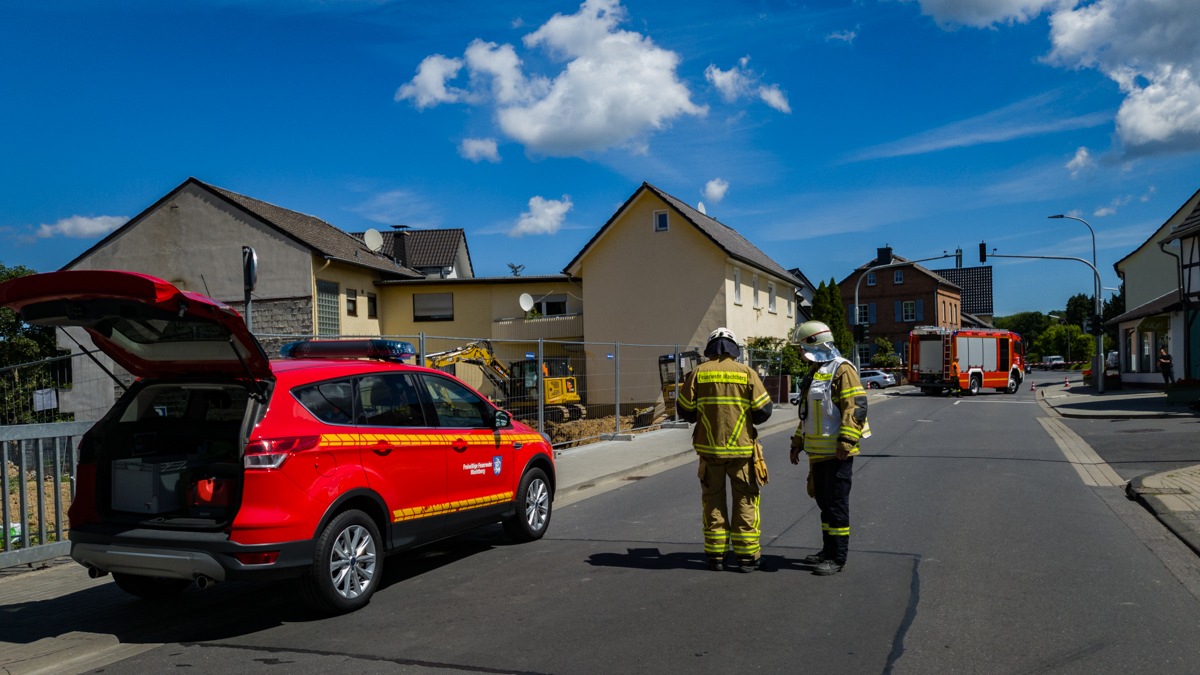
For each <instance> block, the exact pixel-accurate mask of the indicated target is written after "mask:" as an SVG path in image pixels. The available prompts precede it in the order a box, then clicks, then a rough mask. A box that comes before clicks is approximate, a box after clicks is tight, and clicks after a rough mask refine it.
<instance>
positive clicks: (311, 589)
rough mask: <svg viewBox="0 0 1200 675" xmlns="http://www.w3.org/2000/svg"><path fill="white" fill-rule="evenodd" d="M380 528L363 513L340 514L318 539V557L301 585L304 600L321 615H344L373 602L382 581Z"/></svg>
mask: <svg viewBox="0 0 1200 675" xmlns="http://www.w3.org/2000/svg"><path fill="white" fill-rule="evenodd" d="M382 548H383V544H382V541H381V540H380V539H379V528H378V527H376V525H375V521H373V520H371V519H370V518H369V517H368V516H367V514H365V513H363V512H362V511H356V510H350V511H343V512H342V513H339V514H338V515H337V516H336V517H334V519H333V520H331V521H330V522H329V524H328V525H326V526H325V529H324V530H322V531H321V536H320V537H318V538H317V557H316V560H314V561H313V566H312V567H311V568H310V569H309V570H308V573H307V574H306V575H305V576H304V578H303V581H302V583H301V587H302V590H303V594H304V599H305V601H306V602H308V604H309V605H311V606H312V607H314V608H316V609H317V610H320V611H322V612H330V613H334V614H344V613H346V612H353V611H354V610H357V609H361V608H362V607H364V606H366V604H367V603H368V602H370V601H371V596H372V595H374V593H375V588H376V587H377V586H378V585H379V581H380V579H382V578H383V556H382Z"/></svg>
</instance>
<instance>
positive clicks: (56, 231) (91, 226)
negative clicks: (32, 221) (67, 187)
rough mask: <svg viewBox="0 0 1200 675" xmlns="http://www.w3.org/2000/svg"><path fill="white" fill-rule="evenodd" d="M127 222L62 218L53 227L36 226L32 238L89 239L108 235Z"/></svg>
mask: <svg viewBox="0 0 1200 675" xmlns="http://www.w3.org/2000/svg"><path fill="white" fill-rule="evenodd" d="M127 222H129V218H127V217H125V216H96V217H87V216H71V217H70V218H63V219H62V220H60V221H58V222H57V223H54V224H53V225H45V224H42V225H38V228H37V231H36V232H35V233H34V236H36V237H37V238H39V239H48V238H50V237H69V238H71V239H89V238H91V237H99V236H102V235H105V234H108V233H109V232H112V231H113V230H115V229H117V228H118V227H120V226H122V225H124V224H125V223H127Z"/></svg>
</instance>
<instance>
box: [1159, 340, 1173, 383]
mask: <svg viewBox="0 0 1200 675" xmlns="http://www.w3.org/2000/svg"><path fill="white" fill-rule="evenodd" d="M1158 370H1159V372H1161V373H1162V376H1163V384H1175V363H1174V362H1173V361H1172V360H1171V355H1170V354H1168V353H1167V348H1166V347H1160V348H1159V350H1158Z"/></svg>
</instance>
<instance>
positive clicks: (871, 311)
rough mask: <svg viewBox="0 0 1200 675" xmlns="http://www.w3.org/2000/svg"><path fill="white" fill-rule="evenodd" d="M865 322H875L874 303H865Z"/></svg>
mask: <svg viewBox="0 0 1200 675" xmlns="http://www.w3.org/2000/svg"><path fill="white" fill-rule="evenodd" d="M867 323H875V303H873V302H872V303H871V304H870V305H867Z"/></svg>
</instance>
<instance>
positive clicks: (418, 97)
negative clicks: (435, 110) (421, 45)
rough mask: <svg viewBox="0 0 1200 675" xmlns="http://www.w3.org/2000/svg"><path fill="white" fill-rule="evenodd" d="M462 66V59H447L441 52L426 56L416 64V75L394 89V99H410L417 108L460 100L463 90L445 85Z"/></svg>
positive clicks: (463, 94)
mask: <svg viewBox="0 0 1200 675" xmlns="http://www.w3.org/2000/svg"><path fill="white" fill-rule="evenodd" d="M462 66H463V62H462V59H448V58H446V57H445V56H442V55H441V54H434V55H433V56H426V57H425V58H424V59H423V60H422V61H421V65H419V66H417V74H416V76H414V77H413V79H412V80H411V81H410V82H408V83H407V84H405V85H403V86H401V87H400V89H398V90H397V91H396V100H397V101H403V100H405V99H412V101H413V105H415V106H417V109H418V110H424V109H425V108H431V107H433V106H435V105H438V104H439V103H454V102H455V101H460V100H462V99H463V98H464V96H465V95H466V92H465V91H463V90H462V89H455V88H453V87H447V86H446V82H447V81H448V80H453V79H454V78H455V77H457V76H458V71H459V70H461V69H462Z"/></svg>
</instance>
